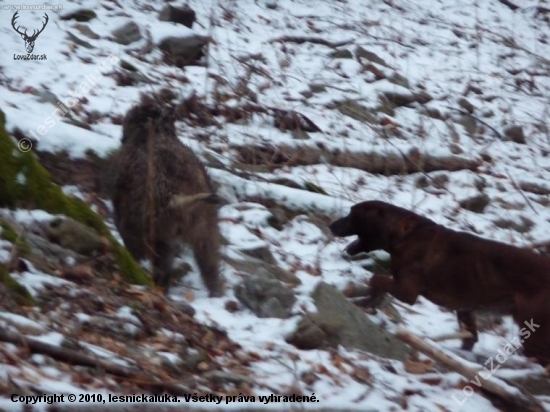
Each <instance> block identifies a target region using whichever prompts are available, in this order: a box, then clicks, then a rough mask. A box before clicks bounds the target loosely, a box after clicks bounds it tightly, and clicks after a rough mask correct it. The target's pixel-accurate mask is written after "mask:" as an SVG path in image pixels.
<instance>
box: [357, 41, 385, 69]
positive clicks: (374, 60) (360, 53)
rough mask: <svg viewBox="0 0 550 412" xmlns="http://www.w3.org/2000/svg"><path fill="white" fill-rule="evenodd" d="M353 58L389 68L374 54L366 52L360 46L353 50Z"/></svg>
mask: <svg viewBox="0 0 550 412" xmlns="http://www.w3.org/2000/svg"><path fill="white" fill-rule="evenodd" d="M355 56H356V57H357V59H358V60H361V59H365V60H368V61H369V62H371V63H376V64H380V65H382V66H386V67H390V66H389V65H388V64H387V63H386V61H385V60H384V59H382V58H381V57H380V56H378V55H377V54H376V53H373V52H371V51H368V50H366V49H364V48H363V47H361V46H357V48H356V49H355Z"/></svg>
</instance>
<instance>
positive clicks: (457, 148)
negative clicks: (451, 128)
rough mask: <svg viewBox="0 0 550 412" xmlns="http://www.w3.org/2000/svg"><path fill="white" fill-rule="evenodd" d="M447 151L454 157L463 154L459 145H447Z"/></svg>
mask: <svg viewBox="0 0 550 412" xmlns="http://www.w3.org/2000/svg"><path fill="white" fill-rule="evenodd" d="M449 150H450V151H451V153H452V154H455V155H459V154H462V153H464V149H462V147H460V145H458V144H456V143H451V144H450V145H449Z"/></svg>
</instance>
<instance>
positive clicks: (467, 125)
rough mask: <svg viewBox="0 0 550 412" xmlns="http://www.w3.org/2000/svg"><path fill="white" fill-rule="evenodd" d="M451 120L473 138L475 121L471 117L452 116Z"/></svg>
mask: <svg viewBox="0 0 550 412" xmlns="http://www.w3.org/2000/svg"><path fill="white" fill-rule="evenodd" d="M453 120H454V122H455V123H458V124H460V125H462V126H464V129H465V130H466V133H468V134H469V135H470V136H473V135H474V134H475V133H476V131H477V121H476V119H474V118H473V117H472V116H466V115H459V116H453Z"/></svg>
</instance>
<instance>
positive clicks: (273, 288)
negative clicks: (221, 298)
mask: <svg viewBox="0 0 550 412" xmlns="http://www.w3.org/2000/svg"><path fill="white" fill-rule="evenodd" d="M234 291H235V297H236V298H237V299H238V300H239V302H241V303H242V304H243V305H244V306H246V307H247V308H249V309H250V310H252V312H254V313H255V314H256V316H258V317H259V318H280V319H286V318H288V317H289V316H290V312H291V311H292V306H293V305H294V302H295V301H296V297H295V296H294V292H293V291H292V290H291V289H289V288H288V287H286V286H284V285H283V284H282V283H281V282H280V281H278V280H275V279H269V278H266V277H263V276H260V275H254V276H251V277H249V278H247V279H245V280H244V281H243V282H241V283H239V284H238V285H236V286H235V288H234Z"/></svg>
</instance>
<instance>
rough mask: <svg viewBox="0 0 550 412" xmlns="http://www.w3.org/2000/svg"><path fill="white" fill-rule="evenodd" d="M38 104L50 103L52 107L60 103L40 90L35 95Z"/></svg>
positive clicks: (52, 95) (45, 91)
mask: <svg viewBox="0 0 550 412" xmlns="http://www.w3.org/2000/svg"><path fill="white" fill-rule="evenodd" d="M36 95H37V96H38V99H37V100H38V101H39V102H40V103H51V104H53V105H54V106H55V105H57V103H59V102H60V100H59V98H58V97H57V96H56V95H55V94H54V93H52V92H51V91H49V90H47V89H41V90H39V91H38V92H37V94H36Z"/></svg>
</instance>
